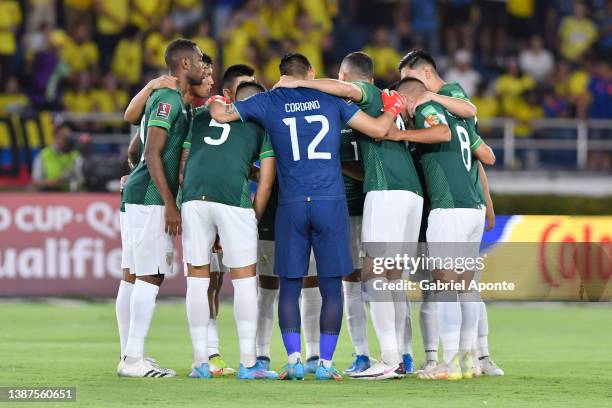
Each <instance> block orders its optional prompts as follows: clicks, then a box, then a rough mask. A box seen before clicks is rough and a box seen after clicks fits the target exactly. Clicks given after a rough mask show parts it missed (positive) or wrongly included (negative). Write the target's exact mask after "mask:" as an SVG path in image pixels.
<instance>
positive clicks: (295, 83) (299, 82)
mask: <svg viewBox="0 0 612 408" xmlns="http://www.w3.org/2000/svg"><path fill="white" fill-rule="evenodd" d="M274 88H310V89H316V90H317V91H321V92H324V93H327V94H330V95H334V96H339V97H341V98H347V99H350V100H352V101H354V102H361V100H362V99H363V92H362V91H361V88H359V87H358V86H357V85H355V84H352V83H350V82H345V81H339V80H337V79H298V78H294V77H291V76H287V75H283V76H281V77H280V80H279V81H278V82H277V83H276V85H274Z"/></svg>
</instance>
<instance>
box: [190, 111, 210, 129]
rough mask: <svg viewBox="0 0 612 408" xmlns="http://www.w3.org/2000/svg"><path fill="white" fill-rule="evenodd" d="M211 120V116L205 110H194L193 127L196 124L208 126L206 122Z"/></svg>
mask: <svg viewBox="0 0 612 408" xmlns="http://www.w3.org/2000/svg"><path fill="white" fill-rule="evenodd" d="M211 119H212V116H210V112H209V111H208V109H207V108H205V107H198V108H196V109H194V111H193V125H194V127H195V126H197V125H198V124H204V123H205V124H206V125H208V122H210V120H211Z"/></svg>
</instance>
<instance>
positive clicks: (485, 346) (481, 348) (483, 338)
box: [478, 302, 489, 358]
mask: <svg viewBox="0 0 612 408" xmlns="http://www.w3.org/2000/svg"><path fill="white" fill-rule="evenodd" d="M487 356H489V316H488V315H487V305H486V304H485V302H480V315H479V319H478V357H479V358H480V357H487Z"/></svg>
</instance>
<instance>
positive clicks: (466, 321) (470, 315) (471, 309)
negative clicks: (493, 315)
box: [459, 292, 482, 354]
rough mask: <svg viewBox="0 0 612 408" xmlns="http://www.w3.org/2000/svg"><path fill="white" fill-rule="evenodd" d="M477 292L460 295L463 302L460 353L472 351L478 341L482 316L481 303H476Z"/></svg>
mask: <svg viewBox="0 0 612 408" xmlns="http://www.w3.org/2000/svg"><path fill="white" fill-rule="evenodd" d="M474 295H478V294H477V293H475V292H468V293H460V294H459V301H460V302H461V303H460V304H461V332H460V340H459V352H460V353H462V354H463V353H466V352H468V351H471V350H472V348H473V347H474V342H475V341H476V334H477V332H478V315H479V314H480V303H482V302H476V301H474Z"/></svg>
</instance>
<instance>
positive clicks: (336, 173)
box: [234, 88, 359, 204]
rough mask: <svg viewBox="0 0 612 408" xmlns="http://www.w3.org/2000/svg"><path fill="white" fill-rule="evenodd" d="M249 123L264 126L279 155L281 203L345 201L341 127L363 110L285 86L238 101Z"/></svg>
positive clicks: (277, 155) (307, 90) (320, 94)
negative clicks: (341, 161)
mask: <svg viewBox="0 0 612 408" xmlns="http://www.w3.org/2000/svg"><path fill="white" fill-rule="evenodd" d="M234 107H235V108H236V110H237V112H238V114H239V115H240V118H241V119H242V121H243V122H246V121H249V120H253V121H255V122H258V123H259V124H261V125H262V126H263V127H264V128H265V129H266V131H267V132H268V134H269V135H270V139H271V142H272V147H273V148H274V151H275V153H276V160H277V162H276V163H277V176H278V181H279V185H280V189H279V203H281V204H282V203H284V202H293V201H302V200H305V201H310V200H313V201H314V200H329V199H344V182H343V179H342V171H341V166H340V145H341V133H340V131H341V129H342V128H343V127H344V126H345V125H346V124H348V123H349V122H350V121H351V119H352V118H353V116H354V115H355V114H356V113H357V112H358V111H359V108H358V107H357V106H356V105H355V104H354V103H352V102H351V101H346V100H344V99H342V98H338V97H335V96H331V95H328V94H326V93H323V92H320V91H316V90H313V89H306V88H297V89H287V88H279V89H275V90H272V91H269V92H262V93H259V94H256V95H253V96H252V97H250V98H248V99H246V100H243V101H239V102H235V103H234Z"/></svg>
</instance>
